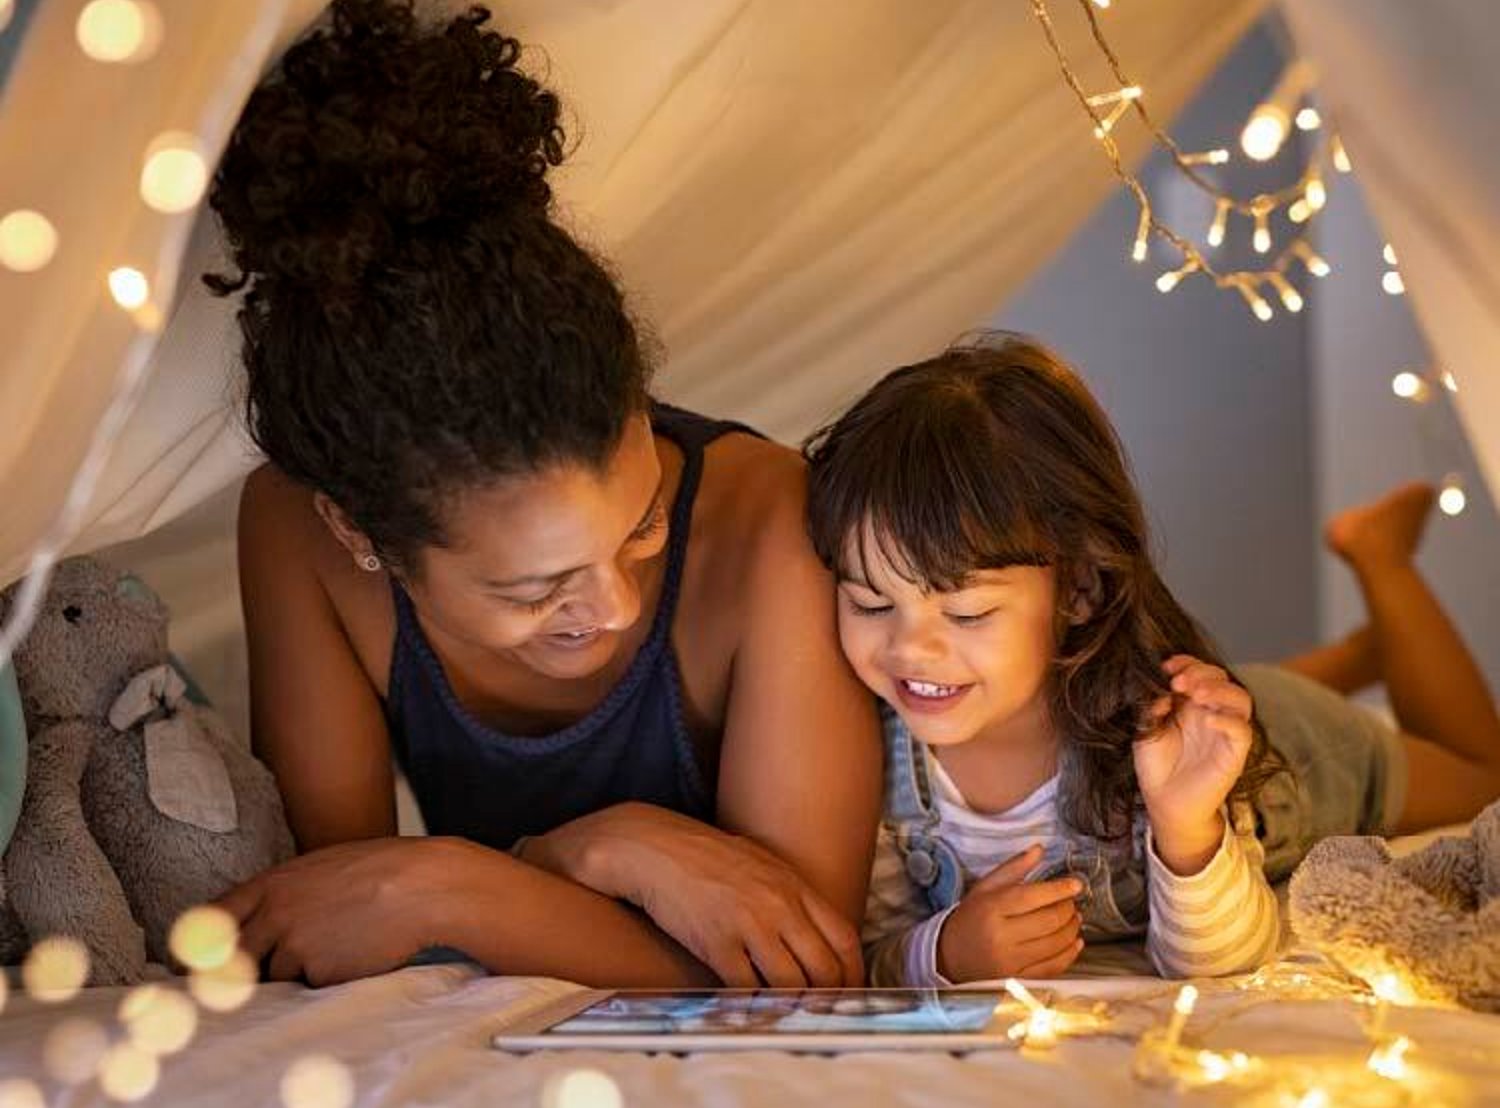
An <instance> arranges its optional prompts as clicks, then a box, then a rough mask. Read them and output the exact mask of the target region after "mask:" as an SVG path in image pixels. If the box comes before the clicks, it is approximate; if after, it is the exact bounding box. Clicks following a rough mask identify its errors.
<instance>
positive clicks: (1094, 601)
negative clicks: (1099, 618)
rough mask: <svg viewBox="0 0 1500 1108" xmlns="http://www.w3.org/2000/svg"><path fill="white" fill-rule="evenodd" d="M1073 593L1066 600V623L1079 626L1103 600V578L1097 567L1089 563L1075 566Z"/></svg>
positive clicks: (1092, 616) (1085, 621)
mask: <svg viewBox="0 0 1500 1108" xmlns="http://www.w3.org/2000/svg"><path fill="white" fill-rule="evenodd" d="M1072 588H1073V595H1072V597H1071V599H1070V600H1069V601H1068V625H1069V626H1070V627H1079V626H1082V625H1083V624H1085V623H1087V622H1088V621H1089V620H1091V619H1093V618H1094V613H1096V612H1097V611H1098V610H1099V605H1100V604H1101V603H1103V601H1104V579H1103V577H1101V576H1100V574H1099V567H1098V566H1096V565H1094V564H1092V563H1089V564H1087V565H1080V566H1076V567H1075V568H1074V569H1073V572H1072Z"/></svg>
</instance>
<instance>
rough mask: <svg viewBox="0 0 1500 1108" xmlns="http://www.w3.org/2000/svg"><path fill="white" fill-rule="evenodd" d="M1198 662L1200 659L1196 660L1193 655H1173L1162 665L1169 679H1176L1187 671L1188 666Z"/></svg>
mask: <svg viewBox="0 0 1500 1108" xmlns="http://www.w3.org/2000/svg"><path fill="white" fill-rule="evenodd" d="M1197 661H1198V659H1197V658H1194V657H1193V656H1192V655H1191V654H1173V655H1172V656H1171V657H1170V658H1168V659H1167V660H1166V661H1165V662H1163V663H1162V664H1161V668H1162V669H1163V670H1164V671H1165V672H1166V675H1167V676H1168V677H1176V676H1177V675H1178V674H1179V673H1181V672H1182V671H1183V670H1185V669H1187V667H1188V666H1190V665H1193V664H1194V663H1195V662H1197Z"/></svg>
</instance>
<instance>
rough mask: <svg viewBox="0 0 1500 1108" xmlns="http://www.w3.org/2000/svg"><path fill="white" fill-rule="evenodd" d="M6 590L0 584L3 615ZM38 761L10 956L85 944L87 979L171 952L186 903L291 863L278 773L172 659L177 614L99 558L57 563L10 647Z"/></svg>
mask: <svg viewBox="0 0 1500 1108" xmlns="http://www.w3.org/2000/svg"><path fill="white" fill-rule="evenodd" d="M14 591H15V590H14V589H13V590H11V592H10V593H5V594H0V615H3V614H4V611H5V609H6V607H7V606H8V601H9V600H11V599H12V594H13V593H14ZM15 667H16V677H17V680H18V682H19V684H20V688H21V701H22V707H23V709H24V712H25V716H26V724H27V730H28V734H29V739H28V743H27V747H28V754H29V762H30V766H29V769H28V771H27V779H26V792H25V799H24V800H23V802H22V807H21V817H20V822H19V823H18V824H17V826H16V830H15V834H14V836H13V837H12V839H11V842H10V845H9V846H8V847H7V848H6V851H5V855H4V862H3V874H0V962H4V963H7V964H9V963H14V962H16V961H19V960H20V959H21V958H22V957H23V956H24V955H25V953H26V950H27V949H29V946H30V944H31V943H33V942H35V941H37V940H39V939H42V938H44V937H46V936H48V935H66V936H71V937H73V938H76V939H79V940H80V941H82V942H83V943H84V944H85V945H86V946H87V947H88V950H89V954H90V959H91V967H92V968H91V973H90V983H92V984H95V985H107V984H126V983H130V982H135V981H139V980H141V978H142V977H143V975H144V973H145V968H146V963H147V961H148V960H149V961H152V962H161V963H165V964H170V963H171V958H170V956H169V954H168V951H167V936H168V933H169V931H170V929H171V926H172V923H173V922H174V921H175V920H176V919H177V917H178V916H179V915H180V914H181V913H182V912H183V911H184V910H186V909H187V908H190V907H192V906H193V905H195V904H201V903H203V902H205V901H209V900H212V899H214V898H215V897H218V896H220V895H222V894H223V893H225V892H226V891H228V890H229V889H230V888H232V887H233V886H234V885H236V884H238V883H239V882H241V881H243V880H245V879H247V878H249V877H252V876H254V875H255V874H256V873H258V872H260V871H261V870H262V869H265V868H266V867H268V866H270V865H273V864H275V863H276V862H279V861H282V860H284V859H286V858H289V857H290V856H291V855H292V852H293V845H292V836H291V833H290V832H289V831H288V830H287V826H286V819H285V816H284V815H283V813H282V808H281V797H280V795H279V793H278V792H277V789H276V782H275V779H274V778H273V777H272V776H271V773H270V771H269V770H267V769H266V768H265V766H263V765H261V763H259V762H258V761H256V760H255V758H254V757H253V756H252V755H251V753H250V751H249V749H248V746H247V744H245V743H243V742H240V741H238V740H237V739H235V738H234V737H233V736H232V735H231V734H230V733H229V731H228V729H227V728H226V727H225V725H224V723H223V721H222V720H221V719H220V718H219V717H218V716H217V715H215V714H214V713H213V712H212V711H210V710H208V709H206V708H203V707H200V706H198V705H196V704H193V703H191V702H189V701H188V700H187V699H186V697H185V693H186V689H185V686H184V683H183V680H182V678H181V677H180V676H179V675H178V673H177V672H176V671H175V670H174V669H173V668H172V667H171V665H170V664H169V655H168V652H167V611H166V608H165V606H164V605H163V604H162V602H161V601H160V600H159V599H158V598H157V597H156V595H155V594H154V593H152V592H151V591H150V590H149V589H148V588H147V587H146V586H145V585H144V584H142V583H141V581H139V580H138V579H137V578H135V577H132V576H130V575H128V574H124V573H120V572H117V571H115V570H113V569H110V568H109V567H107V566H105V565H104V564H103V563H101V562H98V561H96V560H94V559H91V558H71V559H69V560H67V561H65V562H63V563H61V564H60V565H59V566H58V567H57V572H56V575H55V577H54V579H53V582H52V586H51V589H50V591H49V592H48V595H47V599H46V602H45V605H44V608H43V610H42V612H41V614H40V615H39V617H38V619H37V622H36V625H35V627H34V628H33V630H32V632H31V634H30V635H29V636H28V637H27V639H26V641H25V642H24V643H22V645H21V647H20V649H19V650H18V651H17V653H16V657H15Z"/></svg>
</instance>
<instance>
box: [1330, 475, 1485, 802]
mask: <svg viewBox="0 0 1500 1108" xmlns="http://www.w3.org/2000/svg"><path fill="white" fill-rule="evenodd" d="M1434 496H1435V492H1434V490H1433V488H1432V486H1430V485H1426V484H1420V483H1416V484H1410V485H1404V486H1402V487H1401V488H1398V489H1396V490H1394V491H1393V492H1391V493H1389V494H1387V495H1386V496H1384V497H1382V498H1381V499H1379V500H1376V501H1374V502H1372V503H1370V504H1365V505H1361V506H1359V507H1356V508H1351V509H1349V510H1347V511H1345V512H1342V513H1341V514H1339V515H1337V516H1335V517H1334V518H1333V519H1332V520H1331V521H1330V522H1329V524H1328V527H1327V530H1326V537H1327V541H1328V546H1329V548H1330V549H1331V550H1333V552H1334V553H1336V554H1338V555H1339V557H1341V558H1343V560H1344V561H1345V562H1346V563H1348V565H1349V568H1350V569H1352V570H1353V571H1354V575H1355V577H1356V578H1357V579H1358V581H1359V586H1360V590H1361V591H1362V592H1363V594H1364V598H1365V606H1366V608H1367V609H1368V611H1369V615H1370V624H1369V631H1370V639H1371V640H1372V645H1373V651H1372V653H1373V656H1374V658H1375V660H1376V661H1377V663H1378V668H1379V677H1380V679H1381V680H1382V681H1384V683H1385V687H1386V692H1387V693H1388V694H1389V696H1390V700H1391V707H1392V709H1393V710H1394V712H1395V714H1396V719H1397V722H1398V723H1399V724H1400V726H1401V730H1402V731H1403V732H1404V733H1405V734H1406V738H1407V750H1408V754H1409V756H1410V757H1409V766H1408V769H1409V771H1410V786H1409V788H1408V795H1407V803H1406V811H1405V812H1404V814H1403V816H1402V818H1401V820H1400V821H1399V825H1400V828H1401V829H1403V830H1405V829H1414V828H1416V827H1423V826H1431V825H1433V824H1437V823H1446V822H1453V821H1455V820H1462V819H1468V818H1470V817H1472V816H1473V815H1474V814H1475V813H1476V812H1478V810H1479V809H1480V808H1481V807H1483V805H1484V804H1486V803H1488V801H1490V800H1492V799H1494V797H1495V796H1496V795H1497V794H1500V713H1497V711H1496V706H1495V700H1494V696H1493V695H1492V694H1491V692H1490V690H1489V688H1488V686H1487V685H1486V683H1485V679H1484V675H1483V674H1482V673H1481V672H1480V670H1479V666H1478V664H1477V663H1476V662H1475V661H1474V658H1473V656H1472V655H1471V654H1470V653H1469V649H1468V647H1467V646H1465V645H1464V641H1463V639H1462V638H1460V637H1459V634H1458V631H1457V629H1456V628H1455V627H1454V626H1453V623H1452V622H1451V621H1450V620H1449V619H1448V616H1447V614H1446V613H1445V612H1444V611H1443V608H1442V605H1441V604H1439V603H1438V599H1437V597H1436V596H1434V595H1433V593H1432V590H1431V589H1430V588H1428V586H1427V582H1426V581H1425V580H1424V579H1423V578H1422V575H1421V573H1420V572H1418V570H1417V568H1416V565H1415V562H1414V556H1415V554H1416V550H1417V546H1418V544H1419V543H1420V541H1421V538H1422V532H1423V530H1424V529H1425V527H1426V524H1427V518H1428V515H1429V514H1430V512H1431V510H1432V504H1433V499H1434ZM1346 641H1347V640H1346ZM1337 645H1338V646H1342V645H1344V644H1337ZM1335 649H1337V646H1336V647H1335ZM1318 653H1319V654H1321V653H1322V652H1318ZM1357 654H1358V651H1357V650H1354V651H1351V658H1352V657H1353V655H1357ZM1362 664H1363V663H1362V662H1359V661H1356V660H1347V665H1346V666H1345V668H1344V669H1340V668H1339V666H1338V665H1333V666H1332V670H1333V672H1334V673H1335V675H1336V676H1340V677H1343V676H1351V677H1352V676H1354V675H1356V674H1358V671H1359V669H1360V666H1361V665H1362ZM1335 687H1336V686H1335Z"/></svg>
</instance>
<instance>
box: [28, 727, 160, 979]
mask: <svg viewBox="0 0 1500 1108" xmlns="http://www.w3.org/2000/svg"><path fill="white" fill-rule="evenodd" d="M109 739H110V733H109V731H108V729H107V728H104V727H102V726H100V725H96V724H89V723H82V722H77V723H61V724H56V725H54V726H52V727H49V728H47V729H45V730H44V731H42V732H41V733H40V734H38V735H35V736H33V737H32V739H31V743H30V761H31V766H30V771H29V773H28V776H27V782H26V797H25V800H24V801H23V802H22V805H21V820H20V823H19V824H17V826H16V832H15V835H14V837H13V838H12V839H11V843H10V847H9V849H8V850H7V851H6V855H5V869H6V877H7V884H8V885H9V894H10V902H11V905H12V906H13V908H14V909H15V912H16V915H17V917H19V919H20V921H21V924H22V925H23V926H24V927H25V928H26V932H27V934H28V935H29V936H30V938H31V940H32V941H33V942H36V941H38V940H40V939H42V938H45V937H47V936H48V935H67V936H71V937H72V938H75V939H78V940H80V941H81V942H83V943H84V945H85V946H87V947H88V949H89V957H90V960H91V965H92V971H91V973H90V981H91V982H92V983H93V984H96V985H118V984H127V983H131V982H135V981H139V980H140V979H141V978H142V976H143V975H144V973H145V967H146V946H145V938H144V936H143V935H142V932H141V929H140V927H139V926H138V925H137V924H136V922H135V919H134V918H133V917H132V916H131V914H130V906H129V903H128V902H127V901H126V899H125V890H124V888H123V887H122V886H121V884H120V879H119V877H118V876H116V874H115V871H114V868H113V867H112V866H111V865H110V864H109V860H108V859H107V858H106V857H105V856H104V852H103V851H102V850H100V848H99V844H98V843H97V842H96V841H95V839H94V836H93V833H92V832H91V831H90V830H89V827H88V824H87V823H86V822H85V821H84V816H83V806H82V804H81V802H80V795H79V786H80V782H81V780H82V777H83V770H84V766H85V765H86V764H87V762H88V758H89V751H90V748H91V747H92V746H93V744H94V742H96V741H102V742H108V741H109Z"/></svg>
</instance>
